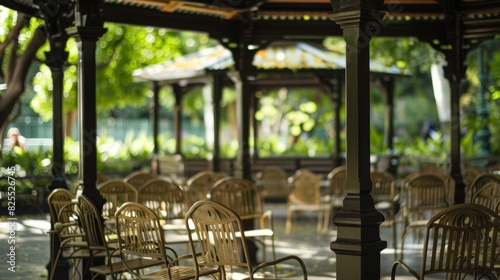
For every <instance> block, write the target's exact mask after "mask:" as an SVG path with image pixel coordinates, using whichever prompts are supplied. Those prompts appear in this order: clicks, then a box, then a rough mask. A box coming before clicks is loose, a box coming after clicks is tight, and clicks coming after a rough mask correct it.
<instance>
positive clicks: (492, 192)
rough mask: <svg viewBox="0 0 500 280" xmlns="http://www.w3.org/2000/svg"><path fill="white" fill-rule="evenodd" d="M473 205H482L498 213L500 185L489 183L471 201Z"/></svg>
mask: <svg viewBox="0 0 500 280" xmlns="http://www.w3.org/2000/svg"><path fill="white" fill-rule="evenodd" d="M471 203H474V204H480V205H483V206H485V207H488V208H490V209H491V210H493V211H495V212H497V213H498V211H499V210H500V209H499V203H500V183H498V182H489V183H486V185H484V187H482V188H481V189H479V190H478V191H477V192H476V193H475V194H474V196H473V197H472V199H471Z"/></svg>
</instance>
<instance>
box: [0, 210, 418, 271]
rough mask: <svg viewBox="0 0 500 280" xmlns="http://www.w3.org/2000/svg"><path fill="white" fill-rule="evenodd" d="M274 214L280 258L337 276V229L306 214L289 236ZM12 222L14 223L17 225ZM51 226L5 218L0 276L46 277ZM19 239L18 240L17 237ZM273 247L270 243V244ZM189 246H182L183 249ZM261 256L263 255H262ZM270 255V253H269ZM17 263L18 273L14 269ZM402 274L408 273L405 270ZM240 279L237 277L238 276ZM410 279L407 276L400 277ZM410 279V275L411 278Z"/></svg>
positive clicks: (414, 257)
mask: <svg viewBox="0 0 500 280" xmlns="http://www.w3.org/2000/svg"><path fill="white" fill-rule="evenodd" d="M266 208H268V209H271V210H272V211H273V215H274V218H275V219H274V223H275V231H276V233H275V234H276V251H277V254H278V257H280V256H284V255H288V254H295V255H298V256H300V257H301V258H302V259H303V260H304V261H305V263H306V266H307V270H308V274H309V278H310V279H335V278H336V277H335V271H336V259H335V253H333V252H332V251H331V250H330V249H329V248H330V242H331V241H333V240H335V231H334V230H330V231H329V233H328V234H327V235H319V234H317V233H316V219H315V217H314V215H312V214H309V215H307V214H306V215H303V216H301V218H299V219H298V220H297V222H296V223H294V224H293V228H292V232H291V233H290V234H289V235H286V234H285V233H284V224H285V215H286V211H285V205H284V204H266ZM11 223H13V224H15V226H16V227H15V231H12V230H11V229H9V224H11ZM13 224H12V225H13ZM48 229H49V221H48V216H47V215H43V214H42V215H41V214H37V215H25V216H20V217H17V221H10V220H6V218H5V217H3V218H2V221H1V222H0V256H1V257H0V260H1V262H0V279H2V280H3V279H22V280H26V279H32V280H37V279H46V278H47V269H46V268H45V266H46V264H47V263H48V261H49V244H50V242H49V236H48V235H47V234H46V233H45V232H46V231H47V230H48ZM9 236H13V238H11V239H10V240H15V242H16V243H15V263H11V264H9V263H7V260H8V258H10V256H8V254H10V252H11V251H12V250H10V246H12V244H9ZM381 236H382V239H384V240H387V241H388V247H389V248H387V249H385V250H384V251H382V254H381V255H382V258H381V274H382V279H389V278H388V276H389V274H390V269H391V265H392V262H393V260H394V250H393V249H392V248H390V247H391V244H392V242H391V241H390V240H391V238H392V233H391V229H390V228H381ZM14 238H15V239H14ZM268 247H269V246H268ZM405 247H406V251H405V252H407V253H405V256H407V257H405V259H407V260H409V261H410V263H416V264H415V265H416V267H417V268H418V260H419V256H420V254H421V251H420V250H421V247H419V246H418V245H412V244H409V245H408V246H405ZM183 249H187V247H183V248H179V250H183ZM259 256H260V254H259ZM268 257H269V258H270V253H269V252H268ZM12 265H15V268H14V269H15V272H12V271H10V270H9V269H11V270H12ZM401 274H405V273H403V272H401ZM235 278H237V277H235ZM398 279H406V277H398ZM408 279H410V278H408Z"/></svg>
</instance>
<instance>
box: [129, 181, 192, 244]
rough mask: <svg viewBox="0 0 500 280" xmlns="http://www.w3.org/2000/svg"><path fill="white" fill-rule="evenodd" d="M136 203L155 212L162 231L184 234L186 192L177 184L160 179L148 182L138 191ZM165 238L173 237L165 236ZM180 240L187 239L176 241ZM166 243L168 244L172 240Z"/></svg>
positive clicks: (186, 205) (186, 203) (186, 204)
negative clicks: (160, 222)
mask: <svg viewBox="0 0 500 280" xmlns="http://www.w3.org/2000/svg"><path fill="white" fill-rule="evenodd" d="M137 202H139V203H141V204H143V205H146V206H147V207H149V208H150V209H153V210H154V211H155V213H156V215H158V217H159V218H160V220H161V221H162V225H163V229H164V230H175V231H180V232H181V233H182V235H185V234H186V232H185V227H184V216H185V215H186V212H187V210H188V209H189V207H188V202H187V198H186V192H185V191H184V190H183V189H182V188H181V187H180V186H179V185H178V184H176V183H173V182H171V181H168V180H166V179H161V178H156V179H153V180H149V181H148V182H147V183H146V184H144V185H143V186H142V187H141V188H140V189H139V192H138V195H137ZM167 238H174V236H173V234H167ZM177 239H178V238H176V240H177ZM180 240H182V241H184V242H185V243H187V242H188V239H187V237H183V238H180V239H179V240H177V241H180ZM167 241H168V242H169V243H170V242H173V241H174V240H173V239H172V240H167Z"/></svg>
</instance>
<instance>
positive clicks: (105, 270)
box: [90, 259, 164, 275]
mask: <svg viewBox="0 0 500 280" xmlns="http://www.w3.org/2000/svg"><path fill="white" fill-rule="evenodd" d="M126 263H127V265H125V262H123V261H120V262H115V263H113V264H112V268H113V273H123V272H126V271H127V266H128V267H129V268H130V269H132V270H135V269H141V268H146V267H150V266H155V265H162V264H164V261H163V260H154V259H151V260H146V259H133V260H129V261H126ZM90 271H91V272H94V273H98V274H101V275H108V274H111V268H110V267H109V266H108V265H100V266H93V267H91V268H90Z"/></svg>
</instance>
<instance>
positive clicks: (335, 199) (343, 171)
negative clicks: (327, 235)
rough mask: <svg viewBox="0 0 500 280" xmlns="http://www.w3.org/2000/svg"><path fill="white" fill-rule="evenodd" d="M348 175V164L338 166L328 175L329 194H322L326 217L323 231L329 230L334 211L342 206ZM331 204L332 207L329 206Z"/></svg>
mask: <svg viewBox="0 0 500 280" xmlns="http://www.w3.org/2000/svg"><path fill="white" fill-rule="evenodd" d="M346 175H347V168H346V166H337V167H335V168H334V169H333V170H332V171H330V172H329V173H328V175H327V176H326V178H327V180H328V189H327V194H326V195H325V196H322V200H323V201H324V203H325V218H324V224H323V231H324V232H326V231H328V228H329V227H330V217H331V216H333V213H334V211H337V210H338V209H340V208H342V206H343V203H344V198H345V196H346V192H345V180H346ZM328 205H330V207H328Z"/></svg>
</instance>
